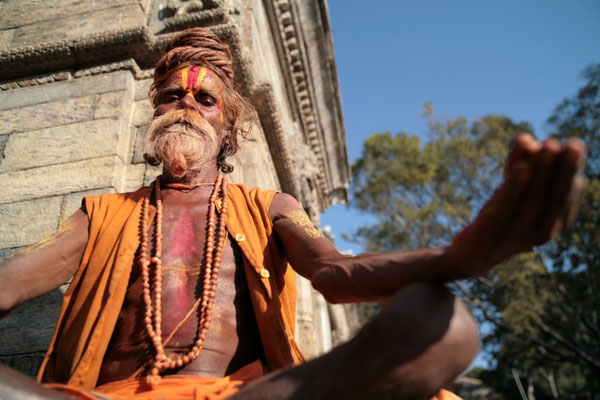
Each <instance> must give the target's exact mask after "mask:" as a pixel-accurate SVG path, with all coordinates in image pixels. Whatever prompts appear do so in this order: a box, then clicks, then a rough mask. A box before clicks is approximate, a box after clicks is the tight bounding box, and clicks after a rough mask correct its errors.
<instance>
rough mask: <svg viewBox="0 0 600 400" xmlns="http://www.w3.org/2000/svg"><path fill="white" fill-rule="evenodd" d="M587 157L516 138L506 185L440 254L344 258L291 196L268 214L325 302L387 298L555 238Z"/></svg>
mask: <svg viewBox="0 0 600 400" xmlns="http://www.w3.org/2000/svg"><path fill="white" fill-rule="evenodd" d="M584 158H585V147H584V146H583V144H582V143H581V142H580V141H576V140H571V141H568V142H566V143H565V145H564V146H562V147H561V145H560V143H558V141H556V140H553V139H551V140H547V141H546V142H544V143H543V144H541V143H539V142H537V141H536V140H535V139H534V138H533V137H532V136H531V135H528V134H524V135H521V136H519V137H518V138H517V139H516V141H515V146H514V148H513V150H512V152H511V154H510V156H509V159H508V161H507V167H506V172H505V179H504V182H503V184H502V185H501V186H500V187H499V188H498V190H497V191H496V192H495V194H494V195H493V196H492V198H491V199H490V200H489V201H488V202H487V203H486V205H485V206H484V207H483V208H482V210H481V212H480V213H479V215H478V216H477V218H476V219H475V220H474V221H473V222H472V223H471V224H469V225H468V226H467V227H466V228H465V229H464V230H463V231H462V232H461V233H459V234H458V235H457V236H456V238H455V239H454V241H453V242H452V243H451V244H449V245H447V246H444V247H439V248H435V249H426V250H417V251H406V252H389V253H376V254H361V255H358V256H354V257H347V256H344V255H342V254H340V253H339V252H338V251H337V250H336V249H335V247H334V246H333V244H332V243H331V242H330V241H329V240H328V239H327V238H325V237H324V236H323V235H321V234H320V233H319V232H318V231H317V230H316V229H315V228H313V227H312V225H311V224H310V220H309V218H308V216H307V215H306V214H305V213H304V211H303V209H302V207H301V205H300V204H299V203H298V202H297V201H296V200H294V199H293V198H292V197H291V196H288V195H285V194H278V195H276V196H275V198H274V199H273V203H272V204H271V209H270V213H271V217H272V219H273V224H274V229H275V232H276V234H277V235H278V236H279V238H280V239H281V243H282V246H283V250H284V252H285V254H286V256H287V257H288V260H289V261H290V263H291V264H292V266H293V267H294V269H295V270H296V271H297V272H298V273H300V274H301V275H302V276H304V277H306V278H308V279H310V280H311V282H312V284H313V287H315V289H317V290H319V291H320V292H321V293H322V294H323V295H324V296H325V298H326V299H327V300H328V301H330V302H334V303H337V302H359V301H370V300H383V299H385V298H387V297H389V296H392V295H393V294H394V293H396V291H398V290H399V289H400V288H402V287H404V286H406V285H408V284H411V283H415V282H447V281H452V280H457V279H464V278H471V277H474V276H477V275H480V274H483V273H485V272H486V271H488V270H489V269H491V267H493V266H494V265H495V264H497V263H499V262H501V261H502V260H504V259H505V258H507V257H510V256H512V255H514V254H516V253H518V252H521V251H525V250H528V249H530V248H531V247H532V246H535V245H539V244H542V243H544V242H545V241H547V240H550V239H551V238H552V237H554V236H556V235H557V234H558V233H559V232H560V231H561V230H563V229H564V228H566V227H567V226H568V225H569V224H570V222H571V221H572V219H573V217H574V215H575V210H576V208H577V207H576V206H577V202H578V199H579V197H580V195H581V191H582V187H583V178H582V177H581V176H580V175H579V174H578V170H579V169H580V167H581V165H582V164H583V162H584V161H583V160H584Z"/></svg>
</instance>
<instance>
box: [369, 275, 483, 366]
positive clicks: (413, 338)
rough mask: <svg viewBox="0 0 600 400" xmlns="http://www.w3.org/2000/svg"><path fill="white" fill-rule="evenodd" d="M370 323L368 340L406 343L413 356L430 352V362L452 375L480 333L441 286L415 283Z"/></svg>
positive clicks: (467, 361) (468, 355)
mask: <svg viewBox="0 0 600 400" xmlns="http://www.w3.org/2000/svg"><path fill="white" fill-rule="evenodd" d="M372 325H373V327H371V328H369V329H368V331H369V334H370V335H371V340H374V341H376V342H379V343H381V344H383V343H386V345H391V346H406V347H408V348H410V349H412V350H413V351H414V353H413V354H415V355H417V354H421V355H429V353H431V354H430V355H431V358H430V359H431V360H432V362H435V363H438V362H439V363H441V364H440V365H441V366H442V368H443V369H444V370H447V371H450V373H451V374H456V375H458V374H460V373H461V372H462V371H463V370H464V369H466V368H467V367H468V366H469V364H470V363H471V361H472V360H473V358H475V355H476V354H477V348H478V345H479V333H478V329H477V325H476V324H475V321H474V320H473V317H472V316H471V314H470V312H469V310H467V308H466V307H465V305H464V304H463V302H462V301H461V300H460V299H459V298H458V297H456V296H454V295H453V294H452V293H450V292H449V291H448V290H447V289H446V288H445V287H443V286H442V285H437V284H431V283H416V284H412V285H409V286H407V287H405V288H403V289H402V290H401V291H399V292H398V293H397V294H396V296H394V298H392V299H391V300H390V301H389V302H388V303H386V304H385V305H384V307H383V309H382V311H381V314H380V315H379V316H378V317H377V318H376V319H375V320H373V323H372ZM365 334H367V332H365ZM365 336H366V335H365ZM434 359H436V361H433V360H434Z"/></svg>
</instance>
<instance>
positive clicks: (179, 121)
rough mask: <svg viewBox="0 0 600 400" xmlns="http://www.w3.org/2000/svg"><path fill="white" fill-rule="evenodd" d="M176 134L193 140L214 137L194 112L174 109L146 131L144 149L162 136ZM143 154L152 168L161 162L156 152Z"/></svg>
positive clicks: (208, 125) (210, 127)
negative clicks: (190, 137)
mask: <svg viewBox="0 0 600 400" xmlns="http://www.w3.org/2000/svg"><path fill="white" fill-rule="evenodd" d="M170 133H177V135H180V136H192V137H194V138H206V137H215V136H216V132H215V129H214V128H213V127H212V125H210V124H209V123H208V121H207V120H206V119H204V118H203V117H201V116H200V114H198V113H197V112H196V111H194V110H190V109H174V110H170V111H168V112H166V113H165V114H163V115H160V116H158V117H156V118H154V120H152V123H151V124H150V126H149V127H148V130H147V131H146V147H147V148H152V146H149V145H150V144H151V143H154V142H156V140H157V139H158V138H159V137H160V136H163V135H167V134H170ZM152 153H153V154H150V153H149V152H145V153H144V160H145V161H146V162H147V163H148V164H150V165H153V166H157V165H159V164H160V163H161V162H162V159H161V157H159V156H158V155H157V154H156V152H152Z"/></svg>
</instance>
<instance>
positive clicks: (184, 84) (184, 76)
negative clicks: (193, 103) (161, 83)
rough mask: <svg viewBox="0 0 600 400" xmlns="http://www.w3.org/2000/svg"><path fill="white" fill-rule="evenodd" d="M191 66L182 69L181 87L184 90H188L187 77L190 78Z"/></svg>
mask: <svg viewBox="0 0 600 400" xmlns="http://www.w3.org/2000/svg"><path fill="white" fill-rule="evenodd" d="M188 71H189V67H186V68H184V69H182V70H181V87H182V88H183V90H187V79H188Z"/></svg>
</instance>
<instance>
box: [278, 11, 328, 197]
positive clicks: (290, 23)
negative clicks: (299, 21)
mask: <svg viewBox="0 0 600 400" xmlns="http://www.w3.org/2000/svg"><path fill="white" fill-rule="evenodd" d="M274 5H275V7H274V10H275V14H276V17H277V20H278V23H279V32H280V34H281V40H282V42H283V47H284V52H285V56H286V58H287V61H288V62H287V66H288V68H289V73H290V76H291V78H292V84H293V87H294V93H295V94H296V102H297V104H298V108H299V111H300V118H301V121H302V125H303V127H304V132H305V135H306V140H307V142H308V145H309V146H310V150H311V153H312V154H311V155H312V156H314V157H313V159H312V162H314V164H312V165H314V167H315V168H317V170H320V171H322V172H325V171H327V165H326V164H325V157H324V155H323V149H324V145H323V143H321V135H320V132H319V125H318V122H317V121H318V117H317V116H316V115H315V105H314V103H313V100H312V90H311V87H310V82H309V79H308V75H309V73H308V72H307V66H306V62H305V55H304V53H303V49H302V47H301V45H300V43H301V42H302V40H301V39H300V38H299V34H298V31H297V29H296V26H295V25H294V21H295V20H296V17H295V13H294V10H293V7H292V4H291V2H290V1H289V0H279V1H276V2H274ZM325 177H326V173H320V174H316V175H314V176H313V177H312V178H313V179H315V180H316V183H317V185H318V187H319V189H320V190H318V191H317V192H318V194H319V196H318V200H319V201H320V203H321V207H320V208H321V209H325V208H326V206H328V205H329V199H328V197H327V196H326V193H328V185H327V182H326V178H325ZM319 192H320V193H319Z"/></svg>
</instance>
